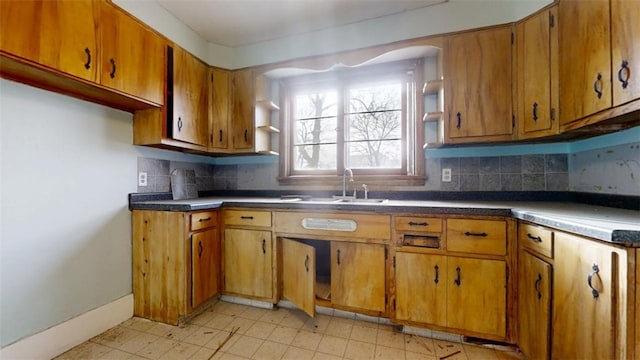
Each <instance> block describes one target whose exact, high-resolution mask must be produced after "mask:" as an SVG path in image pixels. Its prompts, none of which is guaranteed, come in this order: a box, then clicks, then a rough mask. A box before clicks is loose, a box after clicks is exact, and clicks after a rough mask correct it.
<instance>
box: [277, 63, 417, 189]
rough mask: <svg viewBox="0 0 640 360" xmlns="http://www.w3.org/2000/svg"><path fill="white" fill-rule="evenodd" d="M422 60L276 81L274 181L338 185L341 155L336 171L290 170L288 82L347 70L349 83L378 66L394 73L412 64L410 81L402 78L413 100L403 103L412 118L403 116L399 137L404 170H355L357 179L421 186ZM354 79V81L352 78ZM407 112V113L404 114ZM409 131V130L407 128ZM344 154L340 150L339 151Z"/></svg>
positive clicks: (315, 79) (318, 79)
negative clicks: (277, 133) (277, 137)
mask: <svg viewBox="0 0 640 360" xmlns="http://www.w3.org/2000/svg"><path fill="white" fill-rule="evenodd" d="M423 66H424V65H423V60H422V58H417V59H405V60H398V61H394V62H390V63H386V64H376V65H373V66H371V67H366V66H363V67H361V68H349V69H342V68H340V69H337V70H333V71H328V72H325V73H323V74H316V75H315V76H314V75H311V76H310V75H301V76H297V77H292V78H289V79H282V80H281V81H280V83H279V85H280V88H279V94H280V96H279V97H280V119H279V121H280V127H281V131H282V132H281V136H280V158H279V176H278V178H277V180H278V182H279V183H280V184H281V185H328V184H332V185H333V184H334V183H335V184H336V185H337V184H339V183H340V181H341V179H342V175H341V174H340V171H341V170H340V169H342V168H343V167H344V164H343V161H344V160H343V157H339V158H338V159H337V160H338V163H337V168H338V170H328V171H322V170H319V171H316V170H311V171H313V172H314V174H307V173H305V172H300V171H297V172H296V173H292V168H291V167H292V164H291V161H292V157H293V156H294V154H293V151H294V149H293V141H292V137H291V136H290V133H291V131H292V129H291V126H292V125H291V121H292V119H291V116H290V114H291V105H290V104H291V101H292V94H293V92H292V91H290V88H291V87H292V85H298V84H305V85H306V84H311V83H313V82H317V83H322V82H323V81H328V80H327V79H330V78H335V77H338V76H341V75H342V74H343V72H344V71H349V75H348V76H349V79H348V80H347V81H346V82H347V83H353V82H354V80H353V79H361V78H363V77H364V76H366V74H367V73H371V72H374V71H375V72H380V71H383V70H381V69H385V68H386V69H393V70H394V71H396V72H399V71H401V70H402V71H408V70H410V69H411V67H413V69H412V70H413V71H414V74H413V80H412V81H411V82H406V81H403V84H405V85H406V84H407V83H410V84H411V86H412V87H410V88H409V90H410V91H411V92H413V93H414V94H415V96H414V97H413V98H414V99H415V100H414V101H413V103H412V104H410V106H411V107H412V108H411V109H409V106H407V110H406V111H407V112H409V111H413V112H415V113H414V114H413V119H407V121H406V124H405V125H404V126H403V129H402V131H403V132H406V134H405V136H404V137H403V141H402V147H403V148H404V149H406V151H403V152H402V156H403V158H406V161H405V162H404V164H405V165H404V166H405V167H406V168H404V169H402V168H401V169H398V171H404V173H403V174H390V173H388V172H387V173H386V174H381V175H377V174H376V172H377V171H376V169H359V171H358V172H359V173H358V174H356V176H357V177H358V181H363V182H367V183H369V184H384V185H389V186H418V185H424V184H425V181H426V176H425V172H424V151H423V148H422V143H423V142H424V124H423V121H422V116H421V114H422V113H423V106H424V99H423V95H422V87H421V84H423V82H424V80H423ZM356 81H357V80H356ZM407 88H408V87H407V86H403V90H402V92H403V95H402V96H403V101H406V100H407V99H408V94H407V93H408V91H407ZM408 116H410V115H407V117H408ZM409 127H413V129H409ZM411 130H413V131H411ZM409 137H411V138H412V139H411V140H412V141H413V144H412V147H411V148H407V147H408V146H409V145H408V142H409ZM342 153H344V151H342Z"/></svg>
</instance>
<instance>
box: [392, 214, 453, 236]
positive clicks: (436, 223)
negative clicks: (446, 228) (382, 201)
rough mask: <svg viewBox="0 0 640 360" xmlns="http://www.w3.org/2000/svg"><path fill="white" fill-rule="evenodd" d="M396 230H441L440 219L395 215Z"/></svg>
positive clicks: (434, 231)
mask: <svg viewBox="0 0 640 360" xmlns="http://www.w3.org/2000/svg"><path fill="white" fill-rule="evenodd" d="M395 224H396V231H414V232H430V233H439V232H442V219H439V218H428V217H419V216H415V217H414V216H397V217H396V219H395Z"/></svg>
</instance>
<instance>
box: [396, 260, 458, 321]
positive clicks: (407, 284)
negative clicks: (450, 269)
mask: <svg viewBox="0 0 640 360" xmlns="http://www.w3.org/2000/svg"><path fill="white" fill-rule="evenodd" d="M395 270H396V277H395V280H396V297H395V300H396V319H398V320H406V321H414V322H420V323H425V324H435V325H439V326H447V280H446V277H445V275H446V270H447V257H446V256H443V255H425V254H415V253H405V252H396V269H395Z"/></svg>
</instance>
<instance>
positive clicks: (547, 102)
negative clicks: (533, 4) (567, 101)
mask: <svg viewBox="0 0 640 360" xmlns="http://www.w3.org/2000/svg"><path fill="white" fill-rule="evenodd" d="M556 18H557V6H555V7H552V8H550V9H547V10H544V11H542V12H539V13H537V14H536V15H534V16H532V17H530V18H527V19H525V20H524V21H522V22H520V23H518V25H517V27H516V39H517V40H516V62H517V66H516V70H517V81H516V85H517V94H518V96H517V115H516V118H517V119H518V125H519V126H518V132H519V138H521V139H528V138H532V137H539V136H548V135H556V134H557V133H558V131H559V126H558V119H557V112H558V66H557V64H558V32H557V27H556V26H555V22H556Z"/></svg>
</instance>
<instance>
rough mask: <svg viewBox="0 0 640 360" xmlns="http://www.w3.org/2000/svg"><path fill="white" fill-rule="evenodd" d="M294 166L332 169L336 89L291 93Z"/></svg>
mask: <svg viewBox="0 0 640 360" xmlns="http://www.w3.org/2000/svg"><path fill="white" fill-rule="evenodd" d="M294 109H295V110H294V113H295V143H294V145H295V150H294V151H295V153H294V156H295V169H336V167H337V157H336V152H337V132H336V129H337V126H338V124H337V118H336V116H337V92H335V91H328V92H312V93H306V94H299V95H296V97H295V104H294Z"/></svg>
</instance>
